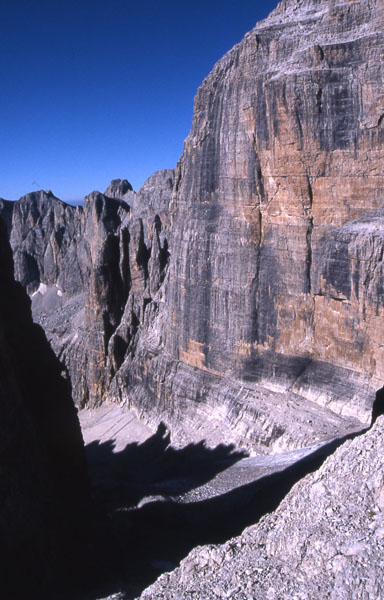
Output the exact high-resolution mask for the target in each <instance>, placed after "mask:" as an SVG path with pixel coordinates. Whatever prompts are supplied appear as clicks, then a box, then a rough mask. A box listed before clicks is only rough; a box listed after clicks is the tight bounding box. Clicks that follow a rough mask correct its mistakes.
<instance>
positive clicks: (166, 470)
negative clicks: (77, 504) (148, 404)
mask: <svg viewBox="0 0 384 600" xmlns="http://www.w3.org/2000/svg"><path fill="white" fill-rule="evenodd" d="M170 442H171V435H170V433H169V431H168V430H167V428H166V427H165V425H164V424H163V423H160V425H159V426H158V429H157V431H156V433H155V434H154V435H152V436H151V437H149V438H148V439H147V440H145V442H143V443H142V444H138V443H137V442H134V443H131V444H128V445H127V446H126V447H125V448H124V450H122V451H120V452H114V447H115V444H114V441H113V440H108V441H107V442H99V441H96V442H91V443H90V444H88V445H87V446H86V455H87V460H88V468H89V475H90V478H91V481H92V483H93V490H94V497H95V502H96V508H97V509H99V510H102V511H103V512H106V511H107V512H108V513H109V512H111V511H113V510H119V509H130V508H132V507H136V506H137V504H138V503H139V502H140V500H142V499H143V498H144V497H147V496H154V495H157V496H158V495H162V496H176V495H179V494H185V493H186V492H187V491H190V490H191V489H193V488H195V487H198V486H200V485H202V484H204V483H206V482H208V481H210V480H211V479H212V478H213V477H214V476H215V475H217V473H219V472H220V471H223V470H225V469H227V468H228V467H229V466H230V465H232V464H234V463H235V462H237V461H238V460H240V459H242V458H245V457H246V456H248V454H247V453H245V452H242V451H235V449H234V446H233V445H228V446H226V445H225V444H220V445H219V446H216V448H213V449H212V448H208V447H207V446H206V445H205V442H204V441H203V440H202V441H201V442H199V443H198V444H188V446H185V447H184V448H181V449H175V448H173V447H172V446H170Z"/></svg>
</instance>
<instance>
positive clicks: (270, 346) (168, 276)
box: [11, 0, 384, 451]
mask: <svg viewBox="0 0 384 600" xmlns="http://www.w3.org/2000/svg"><path fill="white" fill-rule="evenodd" d="M383 18H384V17H383V7H382V3H381V2H379V1H378V0H377V1H376V2H375V1H373V2H371V1H370V2H368V0H362V1H361V2H357V1H356V2H343V3H340V4H337V3H334V2H328V1H320V0H319V1H315V0H307V1H302V2H298V1H293V0H289V1H286V2H282V3H280V4H279V6H278V7H277V9H276V10H275V11H274V12H273V13H272V14H271V15H270V17H269V18H268V19H266V20H265V21H263V22H261V23H260V24H258V25H257V26H256V27H255V28H254V29H253V30H252V31H251V32H250V33H248V34H247V35H246V36H245V37H244V39H243V40H242V41H241V42H240V43H239V44H238V45H237V46H235V47H234V48H233V49H232V50H231V51H230V52H228V53H227V54H226V55H225V56H224V57H223V59H221V60H220V61H219V62H218V63H217V65H216V66H215V67H214V69H213V71H212V72H211V74H210V75H209V76H208V77H207V78H206V79H205V80H204V82H203V84H202V85H201V87H200V89H199V91H198V93H197V95H196V98H195V106H194V117H193V123H192V128H191V132H190V135H189V136H188V138H187V139H186V141H185V146H184V152H183V155H182V157H181V159H180V162H179V164H178V166H177V169H176V173H174V172H173V171H171V170H169V171H160V172H158V173H156V174H154V175H153V176H152V177H151V178H149V180H148V181H147V182H146V183H145V184H144V186H143V188H142V189H141V190H140V191H139V192H138V193H137V194H136V193H135V192H133V190H132V188H131V186H130V184H129V183H128V181H127V180H114V181H113V182H112V183H111V185H110V186H109V187H108V188H107V190H106V191H105V193H104V194H100V193H98V192H97V193H93V194H91V195H90V196H89V197H88V198H87V200H86V202H85V206H84V209H82V208H77V209H73V208H71V209H70V210H69V209H68V208H63V207H62V206H61V205H60V206H59V208H55V209H54V210H53V215H54V216H53V217H52V218H50V220H49V223H51V222H52V220H53V222H56V221H57V222H58V223H62V222H63V220H64V219H65V218H67V217H65V215H67V214H68V215H69V213H71V215H72V216H71V217H70V219H69V220H71V225H68V231H71V234H70V235H69V236H68V242H66V243H67V245H66V246H65V244H64V242H63V243H62V244H61V246H60V245H59V250H58V251H56V250H55V248H56V246H57V244H56V246H55V243H53V242H52V241H51V242H50V246H47V250H45V251H44V256H45V255H46V256H47V259H46V261H45V262H44V260H43V259H42V257H41V251H39V257H36V259H35V260H36V263H37V265H38V272H39V279H38V280H37V277H35V279H33V278H32V279H33V282H34V283H33V289H34V290H35V289H36V288H37V284H38V283H44V284H47V283H50V284H51V285H59V286H60V285H61V282H62V287H61V288H60V291H61V293H62V294H63V296H62V298H63V300H60V302H61V303H62V307H63V310H64V312H62V313H58V312H57V310H56V309H55V310H51V312H50V313H49V314H48V313H47V312H45V313H44V311H43V312H42V311H41V310H40V309H39V310H37V309H36V311H35V314H36V318H38V319H39V322H41V323H42V324H43V325H44V327H45V329H46V331H47V333H48V336H49V338H50V340H51V342H52V344H53V347H54V349H55V351H56V353H57V354H58V355H60V356H61V357H62V358H63V360H64V361H65V363H66V365H67V367H68V370H69V374H70V378H71V381H72V385H73V390H74V396H75V398H76V401H77V402H78V403H88V404H90V405H94V404H98V403H100V402H103V401H104V400H105V399H111V400H119V401H124V402H127V403H128V404H129V405H130V406H132V407H135V408H136V409H137V411H138V412H139V413H140V414H141V415H142V416H143V417H145V418H146V419H148V420H151V421H157V422H158V421H159V420H160V419H166V420H168V422H169V424H170V425H171V426H172V427H173V429H174V430H175V429H176V430H178V431H179V433H180V435H182V434H183V431H184V432H185V431H188V429H192V428H193V427H198V428H202V430H204V431H205V432H206V435H207V438H209V435H212V436H213V438H215V435H216V434H215V433H214V432H215V431H217V432H220V435H225V437H226V439H228V441H233V442H236V443H242V444H245V445H249V446H250V447H252V448H255V447H257V449H258V451H270V450H271V449H272V450H273V449H275V450H277V449H284V448H288V447H292V446H296V445H298V444H299V445H302V444H305V443H309V442H310V441H313V439H314V438H315V439H317V438H319V439H320V438H324V437H327V436H332V435H333V434H334V432H335V430H336V429H338V427H339V425H340V424H339V423H335V421H334V419H335V418H336V417H335V413H337V415H339V416H340V415H342V416H343V417H344V418H345V420H346V421H348V419H349V421H348V427H347V429H348V428H354V427H356V426H357V425H358V423H359V422H360V423H361V422H363V423H368V422H369V420H370V415H371V407H372V402H373V400H374V398H375V392H376V390H377V389H378V388H379V387H381V385H382V379H383V376H384V363H383V360H384V359H383V355H382V352H381V337H382V334H383V331H382V328H383V325H382V322H383V318H382V317H383V314H382V313H383V302H382V276H383V273H382V251H383V235H382V234H383V213H382V210H383V192H382V190H383V183H384V175H383V171H382V165H383V159H384V156H383V154H384V152H383V144H384V130H383V125H384V119H383V115H384V101H383V94H382V87H383V85H382V83H383V64H384V63H383V58H384V56H383V55H384V44H383V33H382V31H383ZM19 202H20V201H19ZM44 210H45V213H44V214H48V213H49V214H52V210H51V209H49V211H50V212H49V211H48V212H47V210H48V209H44ZM76 211H77V212H76ZM15 214H16V213H15ZM23 218H24V221H23V222H24V225H23V227H28V225H27V223H29V221H30V220H31V219H32V221H33V226H32V230H33V231H35V234H34V235H35V237H36V239H37V240H39V239H40V238H39V236H40V233H39V231H40V230H39V223H40V222H41V220H39V219H37V220H36V219H34V217H33V209H32V208H30V211H29V212H28V211H27V213H25V216H24V217H23ZM42 219H43V220H44V218H43V217H42ZM13 223H15V219H13ZM72 223H75V225H72ZM71 228H73V229H71ZM56 229H57V228H56V226H55V227H54V228H53V234H50V236H51V237H50V239H51V238H52V240H53V239H54V240H57V234H56ZM44 230H45V231H48V230H49V227H48V226H47V227H45V229H44ZM49 231H50V230H49ZM60 231H61V230H60ZM65 231H66V226H64V233H63V234H62V239H63V240H66V239H67V238H66V235H67V234H66V233H65ZM11 235H12V236H14V237H13V239H14V251H15V253H16V254H17V253H20V251H21V249H22V247H23V244H24V241H23V240H22V239H21V238H20V239H19V241H16V238H17V235H18V234H17V232H14V231H13V230H12V233H11ZM52 235H53V237H52ZM26 239H27V240H28V239H29V238H28V237H27V238H26ZM28 243H29V242H28ZM40 246H41V245H40ZM41 247H43V246H41ZM65 247H66V248H67V250H65ZM28 252H29V251H27V253H28ZM65 252H68V256H71V257H72V258H71V259H70V260H69V262H68V264H69V265H73V272H74V273H75V276H74V281H73V282H69V283H68V281H67V283H65V277H66V276H65V275H64V274H65V273H67V272H68V269H67V270H66V267H67V265H66V264H64V262H65V261H64V262H63V261H61V262H60V260H61V258H60V257H61V256H62V253H63V256H65ZM16 254H15V255H16ZM29 254H31V253H30V252H29ZM17 256H19V254H17ZM51 256H53V257H54V260H53V262H52V260H51V258H49V257H51ZM55 261H56V262H55ZM16 264H21V263H20V261H19V259H17V260H16ZM40 264H43V267H44V268H43V271H44V273H42V271H41V269H40ZM52 265H53V266H52ZM55 265H58V267H57V268H58V272H56V271H55V269H56V266H55ZM60 265H61V266H60ZM27 267H28V265H27V266H26V270H27V271H28V270H29V267H28V268H27ZM45 271H47V274H46V275H45ZM61 272H63V275H61ZM17 276H18V278H19V279H20V280H21V281H24V280H23V277H24V276H23V274H22V272H21V271H20V273H18V274H17ZM27 279H28V278H27ZM80 280H81V283H80V285H78V282H80ZM24 283H25V284H26V285H30V286H31V285H32V282H31V281H30V280H28V282H27V281H24ZM31 289H32V288H31ZM76 294H79V295H78V296H76ZM49 298H51V296H49ZM40 300H41V299H40ZM40 300H39V301H38V299H36V298H35V299H34V300H33V303H34V305H36V304H39V302H40ZM41 302H42V301H41ZM47 302H48V297H47ZM303 415H306V416H305V417H304V416H303ZM212 441H213V442H216V438H215V439H213V440H212Z"/></svg>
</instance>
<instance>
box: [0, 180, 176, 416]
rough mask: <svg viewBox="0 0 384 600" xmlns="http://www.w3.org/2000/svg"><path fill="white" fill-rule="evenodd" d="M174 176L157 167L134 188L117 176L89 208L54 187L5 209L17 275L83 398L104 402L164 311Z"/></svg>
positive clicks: (75, 390)
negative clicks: (161, 296)
mask: <svg viewBox="0 0 384 600" xmlns="http://www.w3.org/2000/svg"><path fill="white" fill-rule="evenodd" d="M173 176H174V171H172V170H167V171H164V172H158V173H156V174H154V175H153V176H152V177H151V178H150V179H149V180H148V182H146V184H145V185H144V186H143V188H142V190H140V192H139V193H137V194H136V193H135V192H133V190H132V188H131V186H130V184H129V183H128V182H127V181H126V180H123V181H121V180H114V181H113V182H112V183H111V185H110V186H109V188H108V189H107V190H106V193H105V194H101V193H99V192H93V193H92V194H90V195H89V196H87V198H86V199H85V202H84V207H76V208H75V207H72V206H68V205H66V204H65V203H63V202H62V201H61V200H59V199H57V198H55V197H54V196H53V195H52V194H51V193H48V192H36V193H33V194H28V195H27V196H24V197H23V198H21V199H20V200H19V201H17V202H15V203H9V202H8V203H7V202H6V201H4V202H3V204H2V205H1V206H4V208H3V214H5V212H7V215H8V214H10V213H12V219H11V220H10V221H9V223H10V239H11V243H12V246H13V250H14V262H15V275H16V278H17V279H18V280H19V281H20V282H21V283H22V284H23V285H24V286H25V287H26V288H27V290H28V291H29V292H30V293H32V309H33V314H34V318H35V320H36V321H37V322H38V323H40V324H41V325H42V326H43V327H44V329H45V331H46V333H47V336H48V338H49V340H50V342H51V344H52V347H53V348H54V350H55V352H56V354H57V355H58V356H59V357H60V359H61V360H63V361H64V363H65V365H66V367H67V369H68V373H69V376H70V379H71V383H72V390H73V395H74V398H75V400H76V402H77V403H78V404H85V403H89V404H90V405H94V404H99V403H100V402H102V401H103V399H104V397H105V395H106V393H107V391H108V388H109V384H110V382H111V380H112V378H113V376H114V374H115V372H116V371H117V370H118V369H119V367H120V365H121V363H122V362H123V360H124V356H125V353H126V352H127V351H128V353H130V352H134V347H135V345H136V343H137V338H138V337H139V335H137V334H138V330H140V328H141V326H143V327H144V328H145V326H146V325H145V323H147V324H148V323H149V322H150V321H151V318H152V317H151V315H153V314H154V313H156V311H157V306H156V302H153V299H154V297H155V296H156V294H157V291H158V290H159V288H160V286H161V285H162V283H163V281H164V278H165V274H166V270H167V266H168V260H169V251H168V233H167V231H168V206H169V202H170V196H171V193H172V188H173ZM127 200H129V203H130V204H128V203H127ZM144 313H146V315H147V316H146V320H145V319H144Z"/></svg>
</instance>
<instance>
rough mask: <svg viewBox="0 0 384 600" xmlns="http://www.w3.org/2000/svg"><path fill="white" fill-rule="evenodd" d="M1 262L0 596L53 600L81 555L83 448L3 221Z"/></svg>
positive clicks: (84, 484) (59, 373)
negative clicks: (18, 279) (14, 261)
mask: <svg viewBox="0 0 384 600" xmlns="http://www.w3.org/2000/svg"><path fill="white" fill-rule="evenodd" d="M0 256H1V259H0V282H1V290H2V292H1V295H0V398H1V425H0V438H1V457H2V460H1V464H2V468H1V477H0V496H1V507H0V530H1V534H0V539H1V542H0V556H1V561H0V562H1V567H0V572H1V576H0V595H1V596H2V597H4V598H12V599H15V600H16V599H17V600H18V599H21V598H24V597H30V598H32V597H39V598H45V597H47V598H48V597H49V598H52V597H54V596H55V588H54V589H52V587H51V586H52V584H53V582H55V579H56V578H59V579H60V580H62V579H63V578H64V579H65V578H67V579H70V578H71V576H72V575H74V570H75V569H76V564H77V561H78V559H79V556H80V555H81V554H82V553H83V552H84V548H85V546H84V540H85V533H86V527H87V518H88V517H87V512H88V511H89V505H88V503H89V491H88V480H87V474H86V467H85V457H84V452H83V442H82V436H81V432H80V426H79V422H78V419H77V415H76V410H75V408H74V406H73V403H72V399H71V391H70V384H69V382H68V380H67V379H65V378H64V377H63V376H62V365H61V364H60V362H59V361H58V360H57V358H56V356H55V355H54V353H53V351H52V350H51V348H50V346H49V344H48V342H47V340H46V338H45V335H44V332H43V330H42V329H41V328H40V327H39V326H38V325H36V324H34V323H33V321H32V317H31V311H30V300H29V298H28V296H27V294H26V293H25V291H24V290H23V288H22V286H21V285H20V284H19V283H16V282H15V281H14V279H13V264H12V254H11V249H10V246H9V244H8V240H7V234H6V230H5V226H4V224H3V222H2V221H1V219H0ZM64 573H65V576H64ZM56 583H57V581H56Z"/></svg>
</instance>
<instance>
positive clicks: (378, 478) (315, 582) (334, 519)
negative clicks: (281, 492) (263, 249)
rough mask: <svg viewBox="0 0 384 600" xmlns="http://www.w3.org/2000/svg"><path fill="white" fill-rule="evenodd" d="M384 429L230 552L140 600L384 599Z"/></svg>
mask: <svg viewBox="0 0 384 600" xmlns="http://www.w3.org/2000/svg"><path fill="white" fill-rule="evenodd" d="M383 426H384V422H383V418H382V417H381V418H380V419H379V420H378V421H377V424H376V425H375V426H374V427H373V428H372V429H371V431H369V432H368V433H366V434H365V435H362V436H359V437H357V438H355V439H354V440H351V441H347V442H345V443H344V444H343V446H342V447H341V448H339V449H338V450H337V451H336V452H335V453H334V454H333V455H332V456H331V457H330V458H328V459H327V461H326V462H325V463H324V464H323V466H322V467H321V468H320V469H319V470H318V471H317V472H316V473H314V474H312V475H308V476H307V477H305V478H304V479H302V480H301V481H300V482H299V483H297V484H296V485H295V486H294V487H293V488H292V490H291V492H290V493H289V494H288V495H287V496H286V498H285V499H284V500H283V502H282V503H281V505H280V506H279V507H278V509H277V510H276V511H275V512H274V513H272V514H269V515H266V516H265V517H264V518H262V519H261V521H260V522H259V523H258V524H257V525H254V526H252V527H249V528H248V529H246V530H245V531H244V533H243V534H242V535H241V536H239V537H236V538H233V539H231V540H229V541H228V542H227V543H226V544H224V545H221V546H214V545H211V546H206V547H199V548H196V549H195V550H193V551H192V552H191V554H190V555H189V556H188V557H187V558H186V559H185V560H183V561H182V563H181V565H180V567H179V568H178V569H176V570H174V571H173V572H172V573H166V574H164V575H162V576H161V577H160V578H159V579H158V581H157V582H156V583H155V584H154V585H152V586H151V587H149V588H148V589H147V590H146V591H145V592H144V593H143V594H142V595H141V596H140V598H141V599H142V600H160V599H167V600H176V599H177V600H192V598H193V599H194V600H211V599H212V600H214V599H215V600H216V599H219V598H220V599H222V598H233V599H235V598H236V600H264V599H265V598H268V599H270V600H274V599H276V600H277V599H282V600H283V599H284V600H285V599H287V600H288V599H291V598H298V599H300V600H306V599H307V598H319V599H320V598H322V599H323V598H328V599H332V600H340V599H344V598H345V599H347V598H348V600H349V599H351V600H357V599H361V598H367V599H372V600H373V599H376V598H381V597H382V595H383V593H384V588H383V580H382V568H383V564H384V550H383V548H384V546H383V536H384V516H383V515H384V494H383V490H384V480H383V477H384V475H383V473H384V464H383V456H384V445H383V442H384V437H383ZM352 473H354V477H351V474H352Z"/></svg>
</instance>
